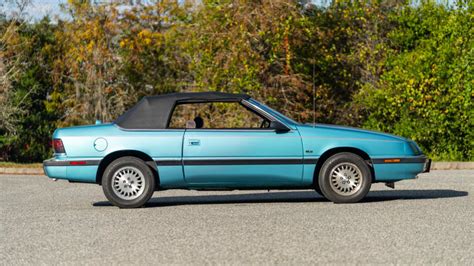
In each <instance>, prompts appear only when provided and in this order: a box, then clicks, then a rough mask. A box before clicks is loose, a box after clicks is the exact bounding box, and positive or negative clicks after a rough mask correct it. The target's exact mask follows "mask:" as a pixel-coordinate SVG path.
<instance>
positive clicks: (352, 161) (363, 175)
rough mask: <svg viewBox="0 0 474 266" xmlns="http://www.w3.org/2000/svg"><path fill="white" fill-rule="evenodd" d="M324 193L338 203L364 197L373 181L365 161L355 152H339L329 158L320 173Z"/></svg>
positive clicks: (320, 183)
mask: <svg viewBox="0 0 474 266" xmlns="http://www.w3.org/2000/svg"><path fill="white" fill-rule="evenodd" d="M318 180H319V185H320V189H321V192H322V193H323V195H324V196H325V197H326V198H327V199H328V200H330V201H332V202H336V203H353V202H358V201H360V200H361V199H362V198H364V197H365V196H366V195H367V193H368V192H369V190H370V186H371V183H372V178H371V172H370V169H369V167H368V165H367V164H366V163H365V161H364V160H363V159H362V158H361V157H359V156H358V155H355V154H353V153H347V152H344V153H338V154H335V155H333V156H331V157H329V159H327V160H326V161H325V162H324V164H323V166H322V168H321V172H320V175H319V179H318Z"/></svg>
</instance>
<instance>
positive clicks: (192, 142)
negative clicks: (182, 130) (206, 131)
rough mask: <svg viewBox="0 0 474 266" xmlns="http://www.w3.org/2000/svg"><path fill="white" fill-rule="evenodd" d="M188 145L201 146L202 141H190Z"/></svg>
mask: <svg viewBox="0 0 474 266" xmlns="http://www.w3.org/2000/svg"><path fill="white" fill-rule="evenodd" d="M188 145H189V146H199V145H201V141H200V140H198V139H190V140H188Z"/></svg>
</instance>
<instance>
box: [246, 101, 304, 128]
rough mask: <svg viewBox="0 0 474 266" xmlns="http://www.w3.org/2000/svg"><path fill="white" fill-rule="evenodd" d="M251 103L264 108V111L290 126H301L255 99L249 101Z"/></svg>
mask: <svg viewBox="0 0 474 266" xmlns="http://www.w3.org/2000/svg"><path fill="white" fill-rule="evenodd" d="M249 102H251V103H252V104H254V105H256V106H258V107H260V108H262V109H263V110H265V111H266V112H268V113H270V114H271V115H273V116H275V117H277V118H278V119H280V120H283V122H286V123H288V124H293V125H299V124H300V123H298V122H296V121H295V120H293V119H291V118H289V117H286V116H284V115H282V114H281V113H280V112H278V111H276V110H274V109H272V108H271V107H269V106H267V105H265V104H263V103H260V102H258V101H256V100H254V99H249Z"/></svg>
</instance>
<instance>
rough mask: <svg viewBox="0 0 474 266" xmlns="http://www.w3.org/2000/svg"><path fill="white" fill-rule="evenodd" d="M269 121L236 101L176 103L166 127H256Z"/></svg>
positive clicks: (261, 126)
mask: <svg viewBox="0 0 474 266" xmlns="http://www.w3.org/2000/svg"><path fill="white" fill-rule="evenodd" d="M269 126H270V121H268V120H267V119H266V118H263V117H261V116H260V115H258V114H256V113H254V112H252V111H250V110H248V109H247V108H245V107H244V106H242V105H241V104H240V103H238V102H211V103H182V104H177V105H176V106H175V109H174V111H173V114H172V115H171V119H170V121H169V126H168V128H214V129H251V128H253V129H258V128H268V127H269Z"/></svg>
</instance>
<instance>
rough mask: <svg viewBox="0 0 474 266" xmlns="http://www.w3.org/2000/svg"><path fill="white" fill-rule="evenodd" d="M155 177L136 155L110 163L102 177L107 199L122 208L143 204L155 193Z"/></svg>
mask: <svg viewBox="0 0 474 266" xmlns="http://www.w3.org/2000/svg"><path fill="white" fill-rule="evenodd" d="M154 187H155V179H154V176H153V173H152V172H151V170H150V168H149V167H148V166H147V165H146V164H145V162H143V161H142V160H140V159H138V158H136V157H129V156H127V157H122V158H118V159H117V160H115V161H113V162H112V163H110V164H109V165H108V166H107V168H106V169H105V172H104V175H103V178H102V189H103V191H104V194H105V196H106V197H107V199H108V200H109V201H110V202H111V203H112V204H113V205H115V206H117V207H120V208H137V207H140V206H143V205H144V204H145V203H146V202H147V201H148V200H149V199H150V198H151V196H152V195H153V192H154Z"/></svg>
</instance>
